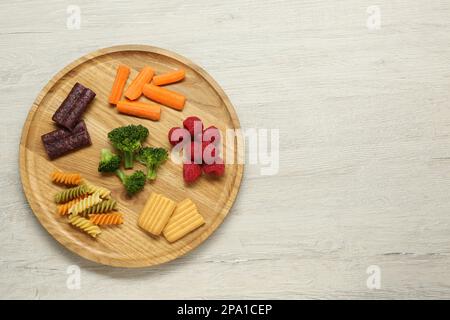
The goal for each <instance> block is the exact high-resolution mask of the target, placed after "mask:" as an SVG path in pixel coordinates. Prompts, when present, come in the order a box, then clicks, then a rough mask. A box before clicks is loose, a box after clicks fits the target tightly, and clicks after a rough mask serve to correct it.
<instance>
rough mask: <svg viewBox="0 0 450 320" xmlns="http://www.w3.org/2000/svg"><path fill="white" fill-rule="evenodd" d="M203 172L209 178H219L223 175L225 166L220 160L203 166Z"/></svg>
mask: <svg viewBox="0 0 450 320" xmlns="http://www.w3.org/2000/svg"><path fill="white" fill-rule="evenodd" d="M203 172H204V173H206V174H208V175H210V176H214V177H221V176H223V175H224V173H225V164H224V163H223V161H222V160H221V161H218V162H216V163H213V164H204V165H203Z"/></svg>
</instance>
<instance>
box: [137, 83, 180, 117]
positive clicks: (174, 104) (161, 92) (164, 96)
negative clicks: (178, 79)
mask: <svg viewBox="0 0 450 320" xmlns="http://www.w3.org/2000/svg"><path fill="white" fill-rule="evenodd" d="M142 93H143V94H144V95H145V96H146V97H147V98H149V99H151V100H153V101H156V102H159V103H161V104H163V105H165V106H168V107H171V108H173V109H176V110H180V111H181V110H183V108H184V103H185V101H186V97H185V96H183V95H182V94H179V93H177V92H174V91H171V90H169V89H166V88H161V87H158V86H155V85H153V84H151V83H147V84H146V85H145V86H144V89H143V90H142Z"/></svg>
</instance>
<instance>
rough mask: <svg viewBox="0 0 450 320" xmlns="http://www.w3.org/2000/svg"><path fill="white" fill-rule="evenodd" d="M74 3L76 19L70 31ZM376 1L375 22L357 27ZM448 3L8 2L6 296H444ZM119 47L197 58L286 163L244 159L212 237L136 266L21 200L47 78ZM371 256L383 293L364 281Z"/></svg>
mask: <svg viewBox="0 0 450 320" xmlns="http://www.w3.org/2000/svg"><path fill="white" fill-rule="evenodd" d="M71 4H77V5H78V6H79V7H80V9H81V18H82V20H81V26H80V29H79V30H69V29H67V27H66V19H67V17H68V16H69V15H68V14H67V12H66V10H67V6H68V5H71ZM373 5H376V6H378V7H379V9H380V10H381V27H380V29H379V30H369V29H368V28H367V19H368V18H369V16H370V15H369V14H368V13H367V8H368V7H369V6H373ZM449 16H450V3H449V2H448V1H447V0H434V1H420V0H398V1H390V0H379V1H371V0H347V1H332V0H317V1H305V0H299V1H294V0H290V1H266V0H244V1H237V0H230V1H201V0H193V1H189V2H186V1H181V0H168V1H164V2H155V1H143V0H137V1H132V2H123V1H106V0H99V1H85V0H77V1H73V2H72V1H70V2H69V1H67V2H65V1H54V0H47V1H43V0H34V1H30V0H28V1H20V2H14V1H2V2H0V17H1V19H0V27H1V28H0V61H1V63H0V66H1V67H0V68H1V73H0V88H1V90H0V97H1V99H0V115H1V116H0V128H1V130H2V131H1V135H0V137H1V140H0V143H1V147H2V152H0V157H1V163H2V169H1V173H2V179H0V190H1V192H2V195H1V197H0V241H1V243H2V246H1V248H0V297H2V298H28V299H48V298H57V299H61V298H69V299H80V298H138V299H144V298H146V299H148V298H154V299H158V298H159V299H163V298H179V299H186V298H197V299H202V298H237V297H240V298H316V299H323V298H343V299H348V298H375V299H386V298H425V299H431V298H450V276H449V272H448V270H449V265H450V241H449V234H450V215H449V208H450V197H449V193H450V170H449V168H450V109H449V108H450V107H449V101H450V90H449V88H450V67H449V61H450V48H449V47H448V43H449V40H450V21H449V19H448V18H449ZM126 43H141V44H148V45H153V46H157V47H161V48H167V49H169V50H171V51H174V52H178V53H180V54H182V55H183V56H186V57H188V58H189V59H191V60H192V61H195V62H196V63H197V64H199V65H201V66H202V67H203V68H204V69H205V70H207V71H208V73H209V74H210V75H211V76H212V77H213V78H214V79H215V80H217V82H218V83H219V84H220V85H221V87H222V88H223V89H224V91H225V92H226V93H227V95H228V96H229V98H230V100H231V101H232V103H233V105H234V106H235V108H236V112H237V114H238V115H239V120H240V123H241V126H242V127H243V128H244V129H245V128H267V129H272V128H275V129H277V128H278V129H279V130H280V136H281V137H282V139H280V170H279V172H278V174H276V175H273V176H262V175H261V174H260V166H258V165H246V168H245V175H244V178H243V182H242V186H241V189H240V191H239V196H238V197H237V200H236V202H235V204H234V206H233V208H232V210H231V212H230V214H229V215H228V217H227V218H226V219H225V221H224V223H223V224H222V225H221V226H220V228H219V229H218V230H217V231H216V232H215V233H214V234H213V235H212V236H211V237H210V238H209V239H208V241H206V242H205V243H203V244H202V245H201V246H200V247H198V248H197V249H196V250H194V251H193V252H192V253H190V254H188V255H186V256H183V257H181V258H180V259H176V260H174V261H172V262H170V263H167V264H163V265H160V266H156V267H152V268H145V269H136V270H134V269H132V270H126V269H125V270H123V269H118V268H111V267H105V266H100V265H98V264H96V263H93V262H89V261H87V260H85V259H83V258H81V257H79V256H77V255H74V254H72V253H70V252H69V251H68V250H66V249H65V248H63V247H62V246H60V245H59V244H58V243H56V241H54V239H53V238H52V237H51V236H50V235H48V233H47V232H46V231H45V230H44V229H43V228H42V227H41V226H40V224H39V223H38V221H37V219H36V218H35V216H34V215H33V213H32V212H31V210H30V208H29V206H28V204H27V201H26V199H25V197H24V195H23V193H22V187H21V184H20V177H19V165H18V158H19V156H18V154H19V140H20V133H21V130H22V127H23V124H24V122H25V119H26V116H27V114H28V111H29V107H30V105H31V104H32V103H33V101H34V99H35V98H36V96H37V94H38V93H39V92H40V90H41V89H42V88H43V87H44V85H45V84H46V83H47V81H48V79H51V78H52V76H53V75H54V74H56V73H57V72H58V71H59V70H61V69H62V68H63V67H64V66H66V65H67V64H68V63H70V62H71V61H73V60H75V59H77V58H78V57H80V56H82V55H84V54H86V53H88V52H91V51H94V50H97V49H98V48H102V47H108V46H112V45H117V44H126ZM70 265H78V266H79V267H80V269H81V287H80V289H79V290H77V289H75V290H71V289H68V287H67V286H66V281H67V280H68V277H69V275H68V274H67V271H68V269H67V268H68V267H69V266H70ZM371 265H377V266H379V267H380V270H381V287H380V289H379V290H377V289H369V288H368V287H367V285H366V281H367V278H368V276H369V275H368V274H367V273H366V270H367V268H368V267H369V266H371ZM69 271H70V270H69Z"/></svg>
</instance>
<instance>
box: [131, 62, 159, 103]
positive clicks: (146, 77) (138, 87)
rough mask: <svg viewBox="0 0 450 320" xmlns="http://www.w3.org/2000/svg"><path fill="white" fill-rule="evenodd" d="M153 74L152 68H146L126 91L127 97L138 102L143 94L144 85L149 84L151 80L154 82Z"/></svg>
mask: <svg viewBox="0 0 450 320" xmlns="http://www.w3.org/2000/svg"><path fill="white" fill-rule="evenodd" d="M153 73H154V72H153V69H152V68H150V67H144V68H143V69H142V70H141V72H139V74H138V75H137V76H136V78H134V80H133V82H131V84H130V86H129V87H128V88H127V90H126V91H125V97H127V98H128V99H130V100H136V99H137V98H139V97H140V96H141V94H142V87H143V86H144V84H146V83H149V82H150V80H152V78H153Z"/></svg>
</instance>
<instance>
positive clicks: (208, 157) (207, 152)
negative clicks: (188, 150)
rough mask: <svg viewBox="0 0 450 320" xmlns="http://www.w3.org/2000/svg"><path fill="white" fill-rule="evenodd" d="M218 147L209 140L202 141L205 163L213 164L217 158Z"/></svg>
mask: <svg viewBox="0 0 450 320" xmlns="http://www.w3.org/2000/svg"><path fill="white" fill-rule="evenodd" d="M216 153H217V149H216V146H215V145H214V144H213V143H211V142H209V141H203V142H202V155H203V163H206V164H212V163H214V162H215V160H216Z"/></svg>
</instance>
